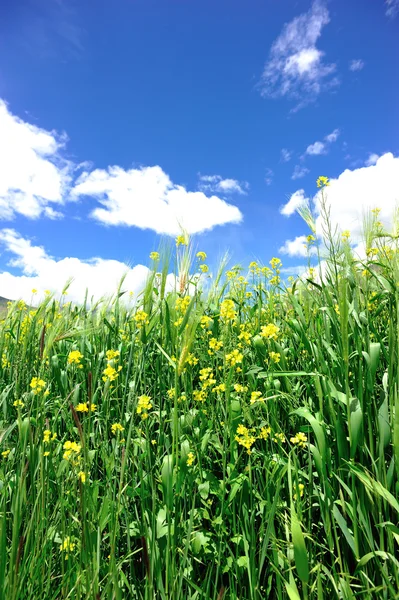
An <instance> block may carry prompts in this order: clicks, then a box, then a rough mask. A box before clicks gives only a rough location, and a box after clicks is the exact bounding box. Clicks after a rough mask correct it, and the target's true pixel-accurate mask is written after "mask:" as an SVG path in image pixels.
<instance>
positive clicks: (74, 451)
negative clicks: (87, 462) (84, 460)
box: [62, 441, 82, 460]
mask: <svg viewBox="0 0 399 600" xmlns="http://www.w3.org/2000/svg"><path fill="white" fill-rule="evenodd" d="M63 448H64V450H65V452H64V454H63V456H62V458H64V459H65V460H69V459H70V458H72V459H75V460H78V459H79V454H80V451H81V449H82V446H81V445H80V444H77V443H76V442H71V441H67V442H65V443H64V446H63Z"/></svg>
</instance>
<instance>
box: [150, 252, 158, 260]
mask: <svg viewBox="0 0 399 600" xmlns="http://www.w3.org/2000/svg"><path fill="white" fill-rule="evenodd" d="M150 258H151V260H159V252H151V254H150Z"/></svg>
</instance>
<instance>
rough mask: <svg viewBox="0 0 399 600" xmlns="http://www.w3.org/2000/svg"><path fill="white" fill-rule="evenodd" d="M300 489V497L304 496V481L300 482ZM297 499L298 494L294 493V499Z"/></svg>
mask: <svg viewBox="0 0 399 600" xmlns="http://www.w3.org/2000/svg"><path fill="white" fill-rule="evenodd" d="M298 490H299V497H300V498H302V497H303V492H304V490H305V486H304V485H303V483H298ZM296 499H297V495H296V494H294V500H296Z"/></svg>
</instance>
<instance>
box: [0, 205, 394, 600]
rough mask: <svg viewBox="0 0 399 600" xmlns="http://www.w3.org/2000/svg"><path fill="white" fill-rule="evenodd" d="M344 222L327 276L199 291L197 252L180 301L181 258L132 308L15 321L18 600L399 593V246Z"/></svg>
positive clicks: (112, 304) (52, 304)
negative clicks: (347, 234) (173, 279)
mask: <svg viewBox="0 0 399 600" xmlns="http://www.w3.org/2000/svg"><path fill="white" fill-rule="evenodd" d="M326 222H327V227H326V232H325V234H326V239H325V246H326V248H327V249H328V256H326V257H324V258H323V273H324V275H323V278H322V279H319V278H316V275H310V276H309V277H308V278H307V279H305V278H303V279H297V280H295V281H291V282H289V283H288V285H289V287H287V286H285V285H284V284H283V282H282V281H280V273H279V271H280V266H281V265H280V264H279V263H278V262H276V261H275V262H274V263H273V265H274V268H271V267H270V268H265V267H263V268H262V267H261V266H259V265H255V264H252V266H251V267H250V269H249V271H248V272H245V273H244V271H240V270H239V269H238V268H237V269H232V270H230V271H227V272H225V270H224V268H222V269H221V272H220V273H218V274H217V275H216V276H215V277H214V279H212V282H213V283H212V285H211V284H210V285H207V286H206V289H205V291H201V286H200V283H201V281H202V280H201V281H200V280H199V279H198V277H196V276H195V275H190V273H195V272H196V271H197V272H198V264H201V263H200V262H199V261H197V259H196V258H195V257H194V259H193V260H191V257H192V255H193V252H192V247H191V246H190V245H189V246H185V245H183V246H179V247H178V248H177V250H176V255H177V256H176V266H175V269H176V274H177V275H178V278H177V284H176V290H174V291H170V290H169V288H168V285H167V280H166V275H167V273H168V272H169V271H170V269H171V268H172V266H173V263H172V262H171V261H172V259H171V258H168V257H170V252H168V251H163V252H162V256H161V258H160V259H158V258H155V260H154V261H153V267H154V268H153V274H152V275H151V277H150V278H149V281H148V283H147V286H146V289H145V291H144V292H143V294H142V295H141V296H140V297H139V298H137V299H135V301H133V300H131V299H130V298H129V295H128V294H123V283H122V284H121V288H120V290H118V292H117V293H116V295H115V296H114V297H113V298H112V299H111V300H109V301H104V302H103V303H101V304H98V305H93V306H89V305H86V306H80V307H78V306H72V305H70V304H68V303H67V302H66V300H67V297H65V296H63V297H62V300H61V302H58V301H57V300H56V299H54V298H52V297H50V296H48V297H46V298H45V300H44V301H43V302H42V303H41V304H40V305H39V306H38V307H37V309H35V310H29V309H27V308H26V307H24V306H23V303H21V302H20V303H15V304H14V305H13V306H12V307H11V308H10V309H9V311H8V314H7V316H6V318H5V319H4V321H3V322H2V324H1V329H0V355H1V356H2V361H1V363H2V365H1V370H0V381H1V387H0V390H1V392H0V394H1V395H0V452H1V453H2V454H1V455H0V494H1V495H0V512H1V521H0V598H5V599H11V600H16V599H21V600H22V599H23V600H28V599H39V598H45V599H46V600H47V599H54V600H55V599H57V600H58V599H61V598H62V599H66V598H71V599H75V598H78V599H80V598H82V599H83V598H87V599H89V598H93V599H98V598H115V599H122V598H137V599H143V600H144V599H146V600H147V599H148V600H149V599H152V598H160V599H169V600H180V599H181V600H183V599H193V600H194V599H200V598H201V599H214V600H221V599H222V598H225V599H227V598H232V599H233V598H237V599H240V600H244V599H248V600H260V599H261V598H275V599H278V600H280V599H290V600H297V599H307V598H312V599H317V600H322V599H324V598H325V599H328V600H330V599H332V598H337V599H342V598H343V599H352V598H365V599H366V598H367V599H369V598H382V599H386V600H388V599H389V600H390V599H392V598H399V595H398V589H399V568H398V567H399V563H398V558H397V557H398V555H399V553H398V543H399V502H398V495H399V483H398V482H399V477H398V475H399V399H398V392H399V389H398V384H399V375H398V364H399V362H398V360H399V356H398V343H399V336H398V306H399V304H398V294H399V287H398V283H399V277H398V267H399V260H398V256H399V255H398V252H397V246H396V238H395V237H394V236H393V237H391V238H390V239H389V240H388V241H387V238H386V237H382V232H381V227H380V226H379V224H378V222H377V216H376V215H374V216H373V217H372V219H371V222H370V223H369V224H368V226H367V231H366V238H367V243H366V248H367V249H368V259H367V260H366V261H364V262H363V263H360V262H359V261H358V260H357V259H356V258H355V257H354V255H353V253H352V250H351V247H350V243H349V242H348V241H347V240H346V239H344V241H342V240H341V239H338V237H337V236H336V235H335V234H334V232H331V228H329V225H328V214H327V219H326ZM310 224H311V222H310ZM310 247H313V244H312V240H310ZM373 248H374V250H373ZM159 261H161V264H162V272H161V275H160V276H157V275H156V272H157V271H158V270H159V268H160V262H159ZM126 298H127V300H126ZM185 298H188V300H185ZM226 299H228V300H232V302H230V303H229V302H226ZM142 311H143V312H142ZM204 317H206V318H204ZM268 325H275V327H268ZM277 328H278V329H277ZM211 340H216V341H218V342H222V344H223V345H222V344H221V343H218V344H216V342H214V341H211ZM109 350H114V351H117V352H118V353H119V354H116V355H114V356H113V358H112V354H111V355H110V354H109V355H108V359H107V355H106V352H107V351H109ZM74 351H78V353H76V352H75V354H72V355H71V354H70V353H71V352H74ZM68 358H69V361H68ZM73 359H75V362H73ZM106 369H107V370H106ZM203 369H205V370H203ZM105 370H106V374H107V375H108V378H107V375H104V371H105ZM34 377H37V378H39V380H42V381H43V382H44V383H41V382H40V381H39V384H38V385H37V387H36V388H35V389H33V388H32V387H31V383H32V379H33V378H34ZM109 377H110V378H111V380H110V379H109ZM104 378H105V379H106V381H104ZM33 384H35V382H33ZM35 392H36V393H35ZM253 392H259V393H258V394H254V393H253ZM146 396H148V397H149V398H146ZM251 398H252V400H253V402H251ZM18 401H20V402H18ZM87 403H88V406H91V404H93V405H95V406H93V407H92V410H89V411H88V412H81V411H79V409H80V408H82V406H79V404H81V405H82V404H83V405H87ZM15 404H16V405H15ZM18 404H19V406H18ZM143 417H144V418H143ZM113 424H120V425H121V427H123V431H122V430H119V429H120V428H119V429H118V428H114V429H115V431H114V432H113V431H112V425H113ZM45 431H46V433H45ZM66 442H73V443H74V445H72V447H71V445H70V444H69V445H68V444H67V445H66V447H65V446H64V445H65V443H66ZM82 479H84V481H82Z"/></svg>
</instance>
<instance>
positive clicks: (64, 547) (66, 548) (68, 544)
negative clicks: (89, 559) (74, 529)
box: [60, 535, 76, 559]
mask: <svg viewBox="0 0 399 600" xmlns="http://www.w3.org/2000/svg"><path fill="white" fill-rule="evenodd" d="M75 546H76V544H75V543H74V542H72V541H71V538H70V537H69V535H68V536H67V537H66V538H64V540H63V541H62V542H61V547H60V552H66V554H65V558H66V559H67V558H68V556H69V552H73V550H74V549H75Z"/></svg>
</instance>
